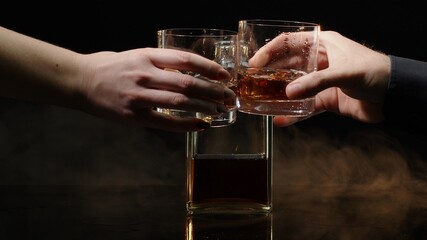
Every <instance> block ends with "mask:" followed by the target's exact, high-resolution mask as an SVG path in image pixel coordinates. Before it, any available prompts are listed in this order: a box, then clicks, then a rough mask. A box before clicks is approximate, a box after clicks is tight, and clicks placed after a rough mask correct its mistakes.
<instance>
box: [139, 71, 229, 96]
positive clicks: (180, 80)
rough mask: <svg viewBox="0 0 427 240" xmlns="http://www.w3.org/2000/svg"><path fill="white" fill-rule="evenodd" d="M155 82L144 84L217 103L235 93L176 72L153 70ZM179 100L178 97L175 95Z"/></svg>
mask: <svg viewBox="0 0 427 240" xmlns="http://www.w3.org/2000/svg"><path fill="white" fill-rule="evenodd" d="M154 71H156V72H155V73H153V75H154V76H156V78H155V80H152V81H149V82H144V83H141V84H146V86H147V87H149V88H155V89H162V90H167V91H169V92H176V93H181V94H185V95H189V96H192V97H196V98H201V99H208V100H211V101H215V102H218V103H223V102H224V100H228V99H232V98H234V97H235V93H234V92H233V91H232V90H231V89H229V88H227V87H225V86H224V85H222V84H220V83H217V82H212V81H207V80H204V79H200V78H196V77H193V76H191V75H188V74H183V73H180V72H178V71H170V70H161V69H155V70H154ZM176 97H178V98H177V99H180V97H179V95H176Z"/></svg>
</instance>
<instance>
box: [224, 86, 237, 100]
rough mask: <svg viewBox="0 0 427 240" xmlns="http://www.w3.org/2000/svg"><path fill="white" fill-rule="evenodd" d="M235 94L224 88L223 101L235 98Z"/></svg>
mask: <svg viewBox="0 0 427 240" xmlns="http://www.w3.org/2000/svg"><path fill="white" fill-rule="evenodd" d="M235 97H236V94H235V93H234V92H233V90H231V89H229V88H225V90H224V99H232V98H235Z"/></svg>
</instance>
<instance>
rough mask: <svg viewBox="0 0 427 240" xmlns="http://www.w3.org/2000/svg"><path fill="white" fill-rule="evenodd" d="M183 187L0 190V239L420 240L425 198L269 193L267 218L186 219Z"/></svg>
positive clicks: (341, 191)
mask: <svg viewBox="0 0 427 240" xmlns="http://www.w3.org/2000/svg"><path fill="white" fill-rule="evenodd" d="M184 190H185V188H184V186H181V185H177V186H163V185H160V186H1V187H0V196H1V198H0V223H1V228H0V236H1V239H205V240H211V239H215V240H217V239H270V240H272V239H281V240H282V239H283V240H284V239H299V240H303V239H310V240H314V239H322V240H323V239H346V240H351V239H376V240H379V239H393V240H395V239H426V238H427V194H426V193H425V192H423V191H407V190H404V189H393V190H384V191H379V190H375V191H369V190H366V189H363V190H361V189H357V188H353V189H346V188H343V187H340V186H329V187H323V188H318V189H315V188H313V189H311V190H307V188H306V187H304V188H302V187H300V186H275V187H274V191H273V195H274V199H273V212H272V214H271V215H241V216H211V215H195V216H187V215H186V211H185V199H184V198H185V194H184V193H185V192H184Z"/></svg>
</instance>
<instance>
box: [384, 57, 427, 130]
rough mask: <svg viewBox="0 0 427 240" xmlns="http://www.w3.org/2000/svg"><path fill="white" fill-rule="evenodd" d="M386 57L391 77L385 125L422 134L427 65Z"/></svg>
mask: <svg viewBox="0 0 427 240" xmlns="http://www.w3.org/2000/svg"><path fill="white" fill-rule="evenodd" d="M389 57H390V59H391V76H390V83H389V88H388V90H387V93H386V97H385V102H384V108H383V111H384V116H385V123H386V124H387V125H390V124H392V125H397V126H400V127H401V128H407V129H410V130H411V131H419V130H422V129H424V131H425V128H426V126H425V122H426V120H427V62H423V61H417V60H413V59H407V58H402V57H396V56H391V55H390V56H389Z"/></svg>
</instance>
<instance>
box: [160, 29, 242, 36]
mask: <svg viewBox="0 0 427 240" xmlns="http://www.w3.org/2000/svg"><path fill="white" fill-rule="evenodd" d="M157 33H158V34H165V35H169V36H182V37H192V36H194V37H199V36H204V37H219V36H237V31H235V30H230V29H222V28H203V27H186V28H165V29H160V30H157Z"/></svg>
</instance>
